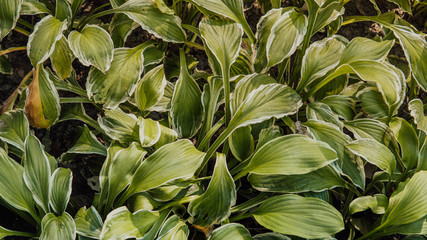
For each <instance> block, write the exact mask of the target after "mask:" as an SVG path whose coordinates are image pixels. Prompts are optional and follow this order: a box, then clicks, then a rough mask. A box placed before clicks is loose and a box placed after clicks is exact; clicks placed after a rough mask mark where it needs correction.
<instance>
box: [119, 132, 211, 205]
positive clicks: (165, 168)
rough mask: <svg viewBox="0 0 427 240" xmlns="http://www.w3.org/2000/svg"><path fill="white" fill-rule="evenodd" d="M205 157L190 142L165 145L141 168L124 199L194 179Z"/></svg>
mask: <svg viewBox="0 0 427 240" xmlns="http://www.w3.org/2000/svg"><path fill="white" fill-rule="evenodd" d="M204 156H205V153H203V152H200V151H198V150H197V149H196V148H195V147H194V146H193V144H192V143H191V142H190V141H189V140H179V141H177V142H174V143H170V144H167V145H164V146H163V147H161V148H159V149H158V150H157V151H156V152H154V153H153V154H152V155H151V156H150V157H148V158H147V159H146V160H145V161H144V162H143V163H142V164H141V165H140V166H139V168H138V170H137V171H136V172H135V175H134V177H133V178H132V182H131V184H130V186H129V188H128V189H127V191H126V193H125V197H124V199H126V198H128V197H130V196H131V195H133V194H134V193H138V192H143V191H146V190H149V189H152V188H155V187H158V186H160V185H162V184H164V183H167V182H169V181H171V180H174V179H181V178H183V179H185V178H189V177H192V176H193V175H194V172H195V171H196V170H197V169H198V168H199V166H200V164H201V163H202V160H203V157H204Z"/></svg>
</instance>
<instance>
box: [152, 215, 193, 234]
mask: <svg viewBox="0 0 427 240" xmlns="http://www.w3.org/2000/svg"><path fill="white" fill-rule="evenodd" d="M189 234H190V230H189V229H188V226H187V224H185V222H184V221H182V220H180V219H179V217H178V216H176V215H173V216H172V217H170V218H169V219H167V220H166V221H165V222H164V223H163V226H162V228H161V229H160V231H159V236H158V238H157V240H187V239H188V235H189Z"/></svg>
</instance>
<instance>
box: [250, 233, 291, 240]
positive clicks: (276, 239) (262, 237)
mask: <svg viewBox="0 0 427 240" xmlns="http://www.w3.org/2000/svg"><path fill="white" fill-rule="evenodd" d="M252 239H253V240H291V239H290V238H289V237H287V236H285V235H282V234H280V233H276V232H269V233H263V234H258V235H255V236H254V237H253V238H252Z"/></svg>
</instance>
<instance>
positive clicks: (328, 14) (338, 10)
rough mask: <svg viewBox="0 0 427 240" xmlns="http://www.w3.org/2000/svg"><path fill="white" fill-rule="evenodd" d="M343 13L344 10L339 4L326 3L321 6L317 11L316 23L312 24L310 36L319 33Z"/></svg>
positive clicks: (335, 2) (334, 2) (337, 2)
mask: <svg viewBox="0 0 427 240" xmlns="http://www.w3.org/2000/svg"><path fill="white" fill-rule="evenodd" d="M325 5H326V6H325ZM344 11H345V8H344V6H343V5H342V3H341V2H339V1H326V4H323V5H321V8H320V9H318V12H317V16H316V21H315V22H314V24H313V30H312V34H314V33H317V32H319V31H320V30H321V29H322V28H324V27H325V26H326V25H328V24H330V23H332V22H333V21H335V20H337V19H338V18H339V17H341V16H342V15H343V14H344ZM309 14H311V13H309Z"/></svg>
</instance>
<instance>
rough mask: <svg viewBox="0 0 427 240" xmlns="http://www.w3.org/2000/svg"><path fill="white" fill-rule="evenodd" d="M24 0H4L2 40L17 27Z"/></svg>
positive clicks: (0, 11)
mask: <svg viewBox="0 0 427 240" xmlns="http://www.w3.org/2000/svg"><path fill="white" fill-rule="evenodd" d="M22 2H23V0H11V1H5V2H2V7H1V9H0V22H1V26H0V40H2V39H3V38H4V37H6V35H7V34H8V33H9V32H10V30H12V29H13V28H15V25H16V22H17V21H18V18H19V11H20V10H21V4H22Z"/></svg>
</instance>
